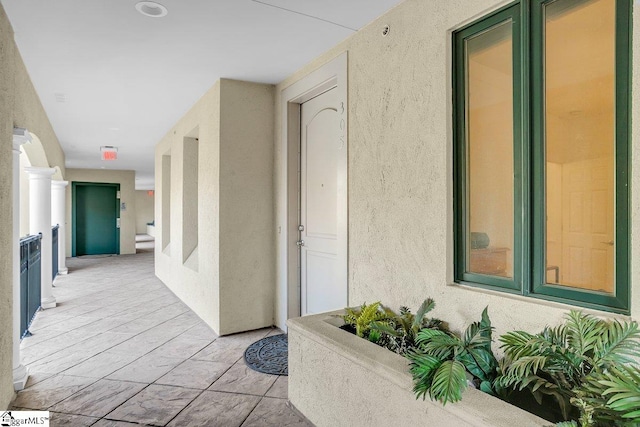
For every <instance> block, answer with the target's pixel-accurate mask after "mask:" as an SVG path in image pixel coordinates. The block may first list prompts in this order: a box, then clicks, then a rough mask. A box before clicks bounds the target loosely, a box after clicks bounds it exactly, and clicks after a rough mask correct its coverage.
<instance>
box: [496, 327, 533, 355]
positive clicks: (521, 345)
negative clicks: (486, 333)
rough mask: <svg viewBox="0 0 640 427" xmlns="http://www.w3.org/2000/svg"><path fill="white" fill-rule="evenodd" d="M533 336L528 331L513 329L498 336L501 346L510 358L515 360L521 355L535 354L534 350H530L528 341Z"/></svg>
mask: <svg viewBox="0 0 640 427" xmlns="http://www.w3.org/2000/svg"><path fill="white" fill-rule="evenodd" d="M533 338H534V336H533V335H532V334H530V333H528V332H523V331H513V332H508V333H506V334H504V335H502V336H501V337H500V339H499V340H500V342H502V345H501V346H500V348H502V349H503V350H504V352H505V354H506V355H507V356H509V358H510V359H513V360H516V359H518V358H519V357H522V356H533V355H534V354H537V352H536V351H532V349H531V348H530V346H529V343H530V341H531V340H532V339H533Z"/></svg>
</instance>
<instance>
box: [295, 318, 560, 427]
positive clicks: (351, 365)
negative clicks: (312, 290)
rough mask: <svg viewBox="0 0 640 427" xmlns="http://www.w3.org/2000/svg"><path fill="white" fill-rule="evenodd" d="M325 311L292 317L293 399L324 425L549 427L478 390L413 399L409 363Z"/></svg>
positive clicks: (537, 418) (318, 424)
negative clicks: (449, 397) (441, 398)
mask: <svg viewBox="0 0 640 427" xmlns="http://www.w3.org/2000/svg"><path fill="white" fill-rule="evenodd" d="M333 314H342V311H336V312H333V313H324V314H318V315H313V316H307V317H302V318H297V319H291V320H289V321H288V322H287V324H288V326H289V400H290V401H291V403H292V404H293V405H294V406H295V407H296V408H297V409H298V410H299V411H300V412H302V414H304V415H305V416H306V417H307V418H308V419H309V420H310V421H311V422H312V423H314V424H315V425H316V426H318V427H323V426H331V427H336V426H350V427H355V426H367V427H368V426H372V425H390V426H398V427H399V426H412V425H415V426H420V425H428V426H456V427H461V426H495V427H498V426H499V427H512V426H514V425H518V427H526V426H549V425H550V424H551V423H550V422H548V421H545V420H544V419H542V418H539V417H536V416H535V415H533V414H530V413H528V412H526V411H524V410H522V409H520V408H517V407H515V406H512V405H510V404H508V403H505V402H503V401H501V400H499V399H496V398H494V397H492V396H489V395H488V394H485V393H483V392H481V391H478V390H475V389H467V391H466V392H465V393H464V397H463V399H462V401H461V402H458V403H455V404H447V405H446V406H444V407H443V406H442V405H441V404H440V403H438V402H432V401H430V400H429V399H427V400H425V401H423V400H422V399H420V400H416V398H415V396H414V394H413V392H412V386H413V383H412V379H411V374H410V373H409V370H408V361H407V360H406V359H405V358H403V357H402V356H399V355H397V354H395V353H392V352H390V351H388V350H387V349H385V348H382V347H378V346H377V345H375V344H372V343H370V342H368V341H366V340H364V339H362V338H358V337H357V336H355V335H352V334H350V333H348V332H345V331H343V330H341V329H339V328H338V326H339V325H341V324H342V321H341V320H340V319H338V318H336V317H332V316H331V315H333Z"/></svg>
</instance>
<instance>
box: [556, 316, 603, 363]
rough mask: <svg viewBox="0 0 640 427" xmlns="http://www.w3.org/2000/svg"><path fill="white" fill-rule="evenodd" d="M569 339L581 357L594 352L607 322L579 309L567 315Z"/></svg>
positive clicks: (570, 344)
mask: <svg viewBox="0 0 640 427" xmlns="http://www.w3.org/2000/svg"><path fill="white" fill-rule="evenodd" d="M566 326H567V339H568V341H569V342H568V344H569V346H570V347H571V348H572V350H573V351H574V352H575V353H577V354H578V355H579V356H581V357H583V358H584V357H589V355H590V354H592V353H593V350H594V348H595V347H596V345H597V343H598V341H599V339H600V336H601V335H602V334H603V333H604V332H605V330H606V323H605V322H603V321H601V320H600V319H597V318H596V317H593V316H591V315H588V314H584V313H582V312H581V311H578V310H571V311H570V312H569V314H568V315H567V322H566Z"/></svg>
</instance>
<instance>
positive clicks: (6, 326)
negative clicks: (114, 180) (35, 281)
mask: <svg viewBox="0 0 640 427" xmlns="http://www.w3.org/2000/svg"><path fill="white" fill-rule="evenodd" d="M14 126H16V127H22V128H27V129H29V131H31V132H33V133H34V134H36V135H37V136H38V137H39V140H40V142H41V143H42V146H43V147H44V151H45V154H46V159H47V165H48V166H51V167H58V168H59V169H60V170H61V171H62V172H63V173H64V161H65V160H64V153H63V151H62V148H60V144H59V142H58V139H57V137H56V135H55V133H54V132H53V128H52V127H51V124H50V122H49V119H48V118H47V115H46V113H45V112H44V109H43V108H42V104H41V103H40V99H39V98H38V96H37V95H36V91H35V89H34V87H33V84H32V83H31V79H30V78H29V74H28V73H27V71H26V69H25V66H24V63H23V61H22V58H21V56H20V53H19V52H18V49H17V47H16V45H15V42H14V38H13V29H12V28H11V24H10V23H9V20H8V18H7V16H6V14H5V11H4V8H3V7H2V5H0V223H1V224H2V225H3V227H5V230H12V227H13V211H12V206H13V200H12V191H13V176H12V169H13V166H12V159H13V154H12V150H13V127H14ZM41 157H42V156H41ZM38 166H40V165H38ZM43 166H45V165H43ZM58 178H60V177H58ZM12 243H13V242H12V234H11V232H5V233H0V254H3V255H5V256H0V307H2V309H1V310H0V409H3V408H6V407H7V406H8V403H9V400H10V399H11V397H12V396H13V373H12V347H13V345H12V327H11V325H12V305H13V304H12V301H13V300H12V298H13V296H12V295H13V291H12V257H11V256H10V254H11V253H12V249H11V248H12V246H11V245H12Z"/></svg>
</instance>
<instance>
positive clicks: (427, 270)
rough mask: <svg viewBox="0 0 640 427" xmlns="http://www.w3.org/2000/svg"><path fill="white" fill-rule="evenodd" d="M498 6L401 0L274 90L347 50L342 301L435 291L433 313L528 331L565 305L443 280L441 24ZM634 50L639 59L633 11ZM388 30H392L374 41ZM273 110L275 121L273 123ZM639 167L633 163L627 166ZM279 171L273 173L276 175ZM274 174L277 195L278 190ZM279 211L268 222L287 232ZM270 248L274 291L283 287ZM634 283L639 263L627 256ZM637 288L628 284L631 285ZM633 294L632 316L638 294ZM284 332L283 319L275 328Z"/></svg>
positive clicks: (639, 135)
mask: <svg viewBox="0 0 640 427" xmlns="http://www.w3.org/2000/svg"><path fill="white" fill-rule="evenodd" d="M503 4H505V2H502V1H495V0H450V1H446V2H440V1H424V0H406V1H405V2H403V3H401V4H400V5H399V6H398V7H396V8H394V9H393V10H391V11H390V12H388V13H387V14H385V15H384V16H382V17H381V18H379V19H378V20H376V21H374V22H373V23H371V24H370V25H368V26H367V27H365V28H364V29H362V30H360V31H359V32H358V33H356V34H355V35H353V36H352V37H351V38H349V39H347V40H346V41H344V42H343V43H341V44H340V45H338V46H336V47H335V48H333V49H331V50H330V51H329V52H327V53H325V54H324V55H322V56H320V57H319V58H317V59H316V60H315V61H313V62H312V63H310V64H309V65H307V66H306V67H304V68H303V69H302V70H300V71H298V72H296V73H295V74H294V75H292V76H291V77H289V78H287V79H286V80H285V81H283V82H282V83H281V84H279V85H278V86H277V87H276V104H275V105H276V106H277V105H280V94H281V91H282V90H283V89H284V88H286V87H288V86H289V85H291V84H293V83H294V82H296V81H298V80H299V79H300V78H301V77H303V76H305V75H307V74H309V73H310V72H311V71H313V70H315V69H317V68H318V67H319V66H320V65H321V64H323V63H326V62H328V61H329V60H331V59H333V58H334V57H336V56H337V55H338V54H340V53H342V52H344V51H348V54H349V78H348V82H349V83H348V86H349V87H348V93H349V117H350V121H349V124H348V128H349V171H348V174H349V177H348V183H349V304H350V305H358V304H361V303H362V302H365V301H366V302H372V301H377V300H381V301H383V302H384V303H386V304H388V305H390V306H391V307H394V308H396V309H397V308H398V307H399V306H400V305H408V306H410V307H413V308H417V307H418V306H419V304H420V302H421V301H422V300H424V298H426V297H427V296H431V297H433V298H435V300H436V303H437V308H436V310H435V311H434V316H437V317H441V318H445V319H447V320H448V321H449V322H450V323H451V326H452V327H453V328H454V329H462V327H463V326H464V325H466V324H467V323H469V322H470V321H472V320H475V319H478V318H479V316H480V313H481V311H482V309H483V308H484V307H485V306H487V305H488V306H489V314H490V315H491V318H492V320H493V322H494V325H495V326H496V328H497V332H498V333H503V332H505V331H506V330H507V329H513V328H523V329H526V330H530V331H537V330H539V329H540V328H541V327H543V326H544V325H546V324H554V323H556V322H558V321H560V319H561V317H562V316H563V314H564V313H565V312H566V311H567V310H568V309H569V308H570V307H569V306H567V305H562V304H557V303H549V302H544V301H541V300H536V299H533V298H524V297H519V296H510V295H507V294H503V293H497V292H490V291H485V290H479V289H474V288H468V287H461V286H456V285H451V283H452V281H453V274H452V271H453V231H452V227H453V226H452V224H453V215H452V204H453V203H452V152H453V150H452V119H451V42H450V40H451V31H452V30H454V29H456V28H459V27H460V26H462V25H464V24H465V23H468V22H470V21H471V20H473V19H475V18H477V17H480V16H482V15H484V14H485V13H487V12H489V11H491V10H494V9H496V8H497V7H499V6H501V5H503ZM634 15H635V18H636V19H635V20H634V22H635V24H634V26H635V28H636V31H634V53H635V55H634V57H635V58H639V57H640V8H638V7H636V8H635V11H634ZM384 25H389V26H390V28H391V31H390V33H389V34H388V35H387V36H386V37H383V36H382V28H383V26H384ZM633 80H634V91H633V93H634V94H635V95H634V97H633V111H638V109H639V108H640V97H639V96H638V95H637V93H638V90H639V86H638V84H639V83H638V81H639V80H640V66H639V63H638V61H636V63H635V64H634V66H633ZM280 113H281V112H280V111H279V109H276V124H280V123H281V119H282V117H281V114H280ZM275 129H276V138H275V170H276V173H277V174H281V173H284V171H283V169H282V161H283V156H284V154H285V153H282V152H281V151H280V141H281V137H282V135H281V134H280V133H281V132H280V129H281V126H279V125H276V127H275ZM632 147H633V153H632V154H633V158H634V159H635V158H638V156H639V155H640V151H639V150H640V125H639V124H638V121H636V122H634V123H633V143H632ZM635 163H637V162H634V164H635ZM632 173H633V176H632V184H633V186H632V254H635V253H637V252H638V249H640V248H639V245H640V242H639V241H638V239H637V238H636V234H637V230H640V203H639V202H638V200H639V198H638V196H639V195H640V194H639V191H640V167H635V166H634V167H633V168H632ZM278 176H279V175H278ZM278 182H280V179H276V180H275V183H276V188H275V192H276V198H275V200H280V198H281V197H280V194H281V192H282V191H283V189H282V188H280V187H278V184H277V183H278ZM285 212H286V211H285V206H282V205H278V206H277V207H276V215H277V216H276V226H277V227H285V226H286V223H285ZM284 250H285V248H284V246H283V245H282V243H281V242H279V244H278V248H277V257H278V262H277V266H278V271H277V276H276V277H277V279H276V280H277V286H278V288H277V293H278V294H277V298H278V300H281V299H282V296H283V293H284V292H285V291H286V283H285V276H284V274H285V271H284V270H283V268H282V266H283V265H284V264H283V263H282V262H281V260H282V259H283V258H284V256H285V252H284ZM631 259H632V283H640V282H639V280H640V261H639V260H638V259H637V258H634V256H633V255H632V257H631ZM637 286H638V285H636V286H635V288H636V289H637ZM636 289H632V317H634V318H638V317H640V316H639V315H640V292H637V291H636ZM278 326H280V327H283V326H284V325H278Z"/></svg>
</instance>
